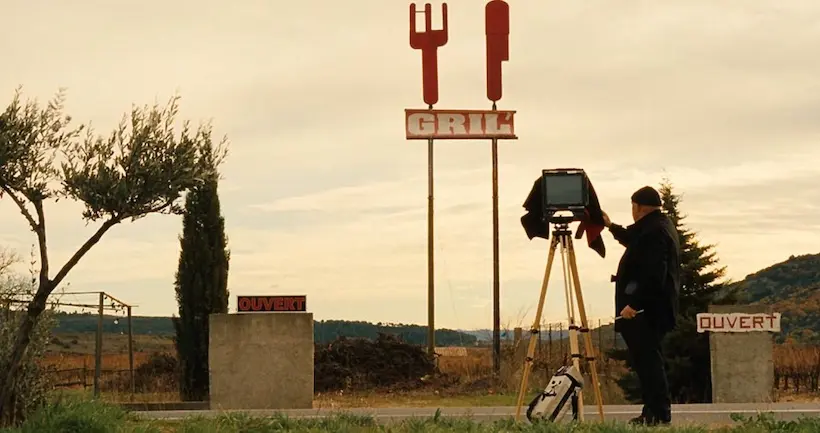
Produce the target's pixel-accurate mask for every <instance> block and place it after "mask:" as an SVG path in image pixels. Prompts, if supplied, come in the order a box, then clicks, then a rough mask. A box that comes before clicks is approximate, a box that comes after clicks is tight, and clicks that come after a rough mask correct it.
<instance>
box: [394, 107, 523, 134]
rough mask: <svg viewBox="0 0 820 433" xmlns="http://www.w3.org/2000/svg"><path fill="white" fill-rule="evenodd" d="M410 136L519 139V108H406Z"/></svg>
mask: <svg viewBox="0 0 820 433" xmlns="http://www.w3.org/2000/svg"><path fill="white" fill-rule="evenodd" d="M404 113H405V114H404V121H405V130H406V134H407V138H408V139H410V140H427V139H430V138H434V139H480V138H490V139H492V138H498V139H517V138H518V137H516V136H515V111H509V110H508V111H501V110H498V111H493V110H414V109H405V110H404Z"/></svg>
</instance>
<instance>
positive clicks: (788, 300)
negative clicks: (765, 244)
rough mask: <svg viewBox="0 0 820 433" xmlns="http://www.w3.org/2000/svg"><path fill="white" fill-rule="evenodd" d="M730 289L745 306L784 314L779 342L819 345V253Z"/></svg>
mask: <svg viewBox="0 0 820 433" xmlns="http://www.w3.org/2000/svg"><path fill="white" fill-rule="evenodd" d="M731 288H732V289H737V290H738V292H739V294H740V295H741V297H742V298H741V299H742V301H743V302H744V303H751V304H763V305H770V306H772V307H774V309H775V310H776V311H778V312H780V313H781V314H782V316H781V328H782V332H781V334H780V335H778V337H777V339H778V340H779V341H784V340H785V339H786V338H788V337H791V338H793V339H795V340H797V341H800V342H804V343H820V254H806V255H802V256H791V257H789V259H788V260H786V261H784V262H781V263H777V264H774V265H772V266H769V267H768V268H765V269H762V270H760V271H758V272H755V273H753V274H750V275H748V276H747V277H746V278H744V279H743V280H741V281H738V282H737V283H735V284H733V285H732V286H731Z"/></svg>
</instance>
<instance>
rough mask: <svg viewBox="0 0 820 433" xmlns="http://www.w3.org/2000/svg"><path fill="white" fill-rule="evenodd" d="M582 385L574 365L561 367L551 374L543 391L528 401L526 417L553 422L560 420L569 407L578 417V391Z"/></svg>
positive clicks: (582, 382)
mask: <svg viewBox="0 0 820 433" xmlns="http://www.w3.org/2000/svg"><path fill="white" fill-rule="evenodd" d="M583 386H584V379H583V377H582V376H581V373H580V372H579V371H578V369H577V368H575V366H574V365H572V366H563V367H561V368H560V369H559V370H558V372H556V373H555V375H554V376H552V379H550V383H549V384H548V385H547V387H546V388H545V389H544V391H543V392H541V394H539V395H537V396H536V397H535V398H534V399H533V400H532V402H530V406H529V408H528V409H527V419H529V420H530V422H535V421H537V420H542V419H543V420H548V421H550V422H555V421H557V420H560V419H561V417H563V416H564V415H565V414H566V412H567V410H569V408H570V407H572V412H573V418H574V419H578V400H577V398H578V391H580V390H581V388H583ZM567 403H571V404H570V405H567Z"/></svg>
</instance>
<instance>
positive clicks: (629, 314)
mask: <svg viewBox="0 0 820 433" xmlns="http://www.w3.org/2000/svg"><path fill="white" fill-rule="evenodd" d="M637 314H638V312H637V311H635V310H633V309H632V307H630V306H629V305H627V306H626V307H624V309H623V310H621V317H623V318H624V319H627V320H628V319H631V318H633V317H635V316H636V315H637Z"/></svg>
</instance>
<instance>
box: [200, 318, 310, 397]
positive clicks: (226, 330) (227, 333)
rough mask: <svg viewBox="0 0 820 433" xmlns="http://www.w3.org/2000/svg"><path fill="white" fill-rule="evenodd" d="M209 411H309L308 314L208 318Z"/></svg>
mask: <svg viewBox="0 0 820 433" xmlns="http://www.w3.org/2000/svg"><path fill="white" fill-rule="evenodd" d="M209 326H210V344H209V351H208V353H209V366H210V367H209V369H210V394H211V395H210V397H211V402H210V407H211V409H212V410H227V409H310V408H312V407H313V347H314V346H313V313H305V312H288V313H238V314H212V315H211V316H210V323H209Z"/></svg>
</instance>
